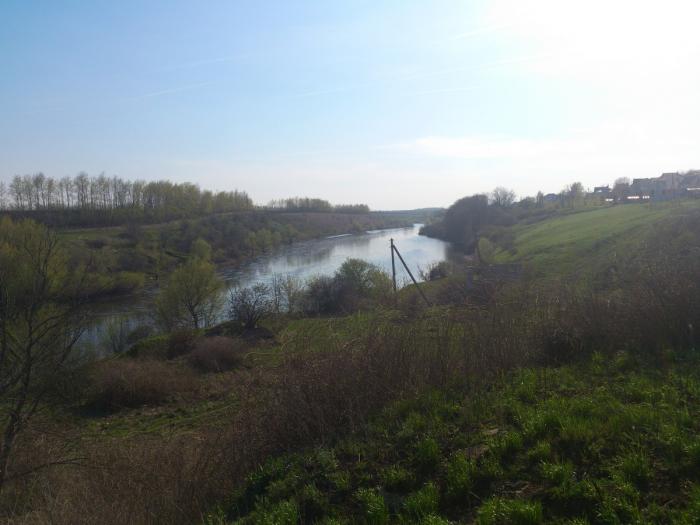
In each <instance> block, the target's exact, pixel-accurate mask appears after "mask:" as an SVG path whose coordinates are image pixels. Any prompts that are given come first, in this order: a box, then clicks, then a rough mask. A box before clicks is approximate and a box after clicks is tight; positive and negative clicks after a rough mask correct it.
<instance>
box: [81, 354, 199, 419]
mask: <svg viewBox="0 0 700 525" xmlns="http://www.w3.org/2000/svg"><path fill="white" fill-rule="evenodd" d="M91 383H92V388H91V392H90V396H89V404H90V405H91V406H94V407H96V408H100V409H103V410H109V411H113V410H119V409H121V408H131V407H138V406H141V405H148V404H158V403H162V402H164V401H166V400H167V399H169V398H171V397H173V396H175V395H177V394H183V393H185V392H188V391H192V390H193V389H194V387H195V383H194V378H193V376H192V375H191V373H190V372H188V371H187V370H185V369H182V368H180V367H178V366H175V365H171V364H168V363H163V362H161V361H149V360H134V359H116V360H110V361H104V362H101V363H98V364H97V365H96V367H95V369H94V370H93V372H92V381H91Z"/></svg>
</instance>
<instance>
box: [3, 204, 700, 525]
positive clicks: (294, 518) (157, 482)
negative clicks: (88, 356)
mask: <svg viewBox="0 0 700 525" xmlns="http://www.w3.org/2000/svg"><path fill="white" fill-rule="evenodd" d="M699 226H700V207H698V205H697V203H696V202H687V203H684V204H683V205H682V206H680V207H673V206H663V207H657V208H654V209H649V208H646V207H644V206H631V205H630V206H620V207H615V208H597V209H592V210H585V211H580V212H574V213H571V212H568V213H566V214H565V215H554V216H551V217H549V218H540V220H539V221H538V222H532V223H529V224H528V223H519V224H514V225H512V226H507V227H499V228H498V229H494V230H492V231H491V232H490V233H491V235H492V241H490V242H492V243H493V244H494V245H495V246H497V247H498V248H497V249H496V250H495V252H496V255H495V256H496V257H497V258H498V259H499V260H502V261H508V262H522V263H523V264H524V265H525V266H527V267H529V268H530V269H529V270H527V271H525V272H523V275H522V277H521V279H520V280H515V281H508V282H493V281H490V280H488V279H482V278H480V277H479V276H477V278H476V279H475V280H474V282H473V283H471V284H470V283H469V280H468V279H467V278H466V275H465V273H464V272H465V268H463V267H461V266H459V265H456V266H453V267H449V268H447V269H445V272H444V273H443V272H442V271H441V272H437V273H436V276H435V277H436V278H435V280H432V281H430V282H427V283H424V288H425V290H426V293H427V295H428V297H429V298H430V300H431V303H432V306H431V307H426V306H425V305H424V304H423V303H422V302H421V300H420V297H419V296H417V295H416V293H415V291H414V290H413V289H412V288H411V287H407V288H405V289H403V290H401V291H400V293H399V294H398V296H397V297H396V299H394V298H393V297H392V296H391V294H390V292H389V290H390V289H391V288H390V281H388V278H386V276H384V277H381V276H380V275H377V274H376V273H372V270H371V269H368V272H369V273H365V274H363V273H362V271H361V269H362V265H359V264H357V262H355V263H352V264H349V265H348V267H347V268H346V270H345V273H341V272H338V273H337V274H336V276H335V277H334V278H333V279H330V278H329V280H326V281H323V280H321V281H316V283H315V284H313V285H311V286H309V287H307V288H306V289H305V290H302V291H300V292H299V293H304V294H318V295H319V296H320V297H322V298H323V300H324V301H328V300H330V299H333V300H335V301H336V303H334V304H333V306H334V309H333V310H322V309H319V310H318V311H317V312H316V313H315V314H314V317H305V316H307V315H310V314H305V313H304V310H294V311H292V310H289V311H288V312H286V313H285V312H282V311H279V312H278V313H277V314H274V315H270V316H269V317H267V318H265V319H264V321H262V322H261V323H260V326H259V327H258V328H256V329H254V330H252V331H246V330H245V329H243V328H242V327H241V325H240V324H238V323H237V322H236V321H235V320H232V321H228V322H226V323H224V324H221V325H218V326H214V327H210V328H207V329H203V330H202V329H200V330H178V331H174V332H172V333H166V334H161V335H154V336H150V337H143V336H141V337H140V338H139V339H138V340H136V342H135V343H134V344H132V345H131V348H130V350H129V351H128V352H125V353H123V354H117V355H115V356H113V357H110V358H108V359H103V360H99V361H96V362H88V363H86V364H85V365H84V367H83V368H80V369H77V370H76V371H75V372H74V373H75V379H74V380H73V381H71V382H70V384H68V385H61V386H60V387H57V394H56V396H55V399H56V401H53V400H52V402H51V404H50V406H49V407H48V408H49V410H48V411H47V412H46V413H44V415H43V416H42V417H43V419H41V420H39V421H38V424H39V426H40V427H41V428H51V429H52V432H51V434H41V436H42V439H41V440H36V441H29V442H27V443H24V444H23V448H22V454H21V455H19V456H18V458H17V459H16V460H15V461H16V463H15V464H14V465H13V468H14V469H20V468H27V467H26V465H31V460H33V459H34V458H43V457H46V456H47V455H48V454H50V453H53V451H56V450H62V449H61V446H62V444H63V443H64V442H65V440H66V439H67V438H66V436H68V437H69V438H70V439H69V441H70V443H71V448H70V449H69V452H70V454H69V455H68V456H66V457H68V458H72V457H77V458H80V459H79V461H78V460H76V461H78V463H77V464H75V465H74V464H73V463H70V462H66V464H65V465H60V466H58V467H56V468H53V469H47V470H40V471H37V473H36V474H34V475H32V476H30V477H28V478H26V479H23V480H22V481H21V482H20V483H17V484H16V485H13V489H12V490H8V491H6V492H5V494H4V496H3V497H4V500H3V508H5V509H11V511H8V512H10V514H11V515H13V516H22V517H23V518H25V519H27V516H50V517H51V520H52V521H53V522H56V523H74V522H76V521H80V520H81V519H83V518H84V517H85V515H86V514H87V516H88V518H87V521H91V522H100V523H123V522H149V521H151V520H152V517H153V516H157V517H158V519H157V520H155V521H158V522H164V523H166V522H167V523H199V522H205V523H208V524H224V523H243V524H245V523H263V524H285V523H290V524H292V523H294V524H296V523H326V524H333V523H379V524H383V523H424V524H445V523H454V524H461V523H465V524H466V523H474V522H476V523H482V524H501V523H502V524H506V523H523V524H529V523H533V524H537V523H572V524H573V523H577V524H583V523H591V524H593V523H596V524H597V523H601V524H602V523H696V522H697V521H698V519H700V497H699V494H700V488H699V487H700V478H698V469H699V468H700V460H699V459H698V458H699V457H700V454H699V453H698V450H700V445H698V440H697V435H698V433H699V432H700V427H699V426H698V423H697V421H698V416H700V376H698V373H697V363H698V358H699V357H698V355H697V348H699V347H700V334H699V333H698V332H697V330H696V329H695V328H694V327H696V326H700V266H699V265H698V261H699V260H700V258H699V257H698V254H700V227H699ZM509 239H510V240H511V241H512V246H511V247H510V248H508V242H509V241H508V240H509ZM74 240H75V239H74ZM622 247H624V250H625V257H624V258H623V257H622V256H621V255H619V254H620V253H621V252H622ZM508 250H510V251H508ZM580 268H588V269H590V273H589V274H588V275H587V276H586V278H585V279H573V278H570V277H572V276H573V277H576V276H577V275H579V274H578V273H577V272H578V270H579V269H580ZM611 268H617V269H616V270H615V271H614V272H611ZM363 275H364V276H365V277H366V276H372V279H375V280H376V283H377V288H372V286H374V285H372V284H371V282H370V281H367V280H366V279H365V277H363ZM562 276H564V277H566V278H565V279H559V278H560V277H562ZM591 276H592V277H594V279H589V278H588V277H591ZM542 277H545V278H542ZM601 277H602V278H601ZM341 278H342V279H341ZM343 279H345V280H343ZM348 279H350V280H349V281H348ZM353 279H354V280H353ZM319 283H320V284H319ZM600 284H603V286H600V287H599V286H598V285H600ZM348 286H350V288H348ZM353 286H354V287H355V288H352V287H353ZM367 289H368V290H369V291H368V292H363V291H362V290H367ZM339 290H341V291H342V290H345V292H344V293H345V295H342V294H340V295H333V294H338V293H339ZM347 290H350V291H351V292H352V293H349V292H348V291H347ZM352 290H354V291H352ZM353 294H355V295H353ZM363 294H364V295H363ZM329 298H330V299H329ZM339 298H340V299H339ZM59 400H61V401H60V402H59ZM63 400H67V401H63ZM102 465H109V468H104V467H103V466H102ZM85 467H89V468H85ZM115 472H118V473H119V475H114V473H115ZM42 487H50V490H47V489H45V488H42Z"/></svg>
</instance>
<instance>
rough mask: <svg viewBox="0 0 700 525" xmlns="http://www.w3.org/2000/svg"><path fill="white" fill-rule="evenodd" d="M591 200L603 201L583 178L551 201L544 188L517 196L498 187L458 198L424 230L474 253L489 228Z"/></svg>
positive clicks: (427, 233) (597, 203)
mask: <svg viewBox="0 0 700 525" xmlns="http://www.w3.org/2000/svg"><path fill="white" fill-rule="evenodd" d="M591 204H592V205H599V204H601V199H600V196H597V195H592V194H590V193H587V192H586V190H585V188H584V187H583V184H581V183H580V182H574V183H572V184H569V185H567V186H566V187H565V188H564V189H562V190H561V191H560V192H559V194H558V195H557V196H556V199H555V200H553V201H548V200H547V199H546V198H545V195H544V194H543V193H542V192H541V191H540V192H538V193H537V195H536V196H535V197H524V198H522V199H520V200H516V194H515V192H514V191H513V190H510V189H508V188H503V187H498V188H495V189H494V190H493V191H492V192H490V193H489V194H476V195H472V196H469V197H463V198H461V199H459V200H457V201H455V203H454V204H452V205H451V206H450V207H449V208H447V210H446V211H445V214H444V215H443V217H442V218H441V220H439V221H436V222H433V223H430V224H426V225H425V226H423V228H421V234H423V235H427V236H428V237H436V238H438V239H443V240H446V241H450V242H452V243H454V244H455V245H457V246H458V247H459V248H460V249H462V250H464V251H465V252H466V253H472V252H474V251H475V250H476V248H477V246H478V244H479V239H480V234H481V233H482V232H484V231H485V230H486V229H493V228H498V227H503V226H510V225H512V224H514V223H515V222H517V221H519V220H522V219H524V218H527V217H529V218H530V219H535V218H537V217H539V218H545V217H547V216H549V215H551V214H552V213H557V212H558V211H560V210H566V209H574V208H579V207H581V206H588V205H591Z"/></svg>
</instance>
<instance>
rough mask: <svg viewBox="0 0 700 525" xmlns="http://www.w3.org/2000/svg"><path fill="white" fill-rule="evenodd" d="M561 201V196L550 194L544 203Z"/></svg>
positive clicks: (546, 196)
mask: <svg viewBox="0 0 700 525" xmlns="http://www.w3.org/2000/svg"><path fill="white" fill-rule="evenodd" d="M558 200H559V195H557V194H556V193H548V194H547V195H545V196H544V202H557V201H558Z"/></svg>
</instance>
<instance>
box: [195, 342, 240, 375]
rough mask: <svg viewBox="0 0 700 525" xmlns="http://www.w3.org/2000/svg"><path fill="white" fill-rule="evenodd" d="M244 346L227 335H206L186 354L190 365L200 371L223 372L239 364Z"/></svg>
mask: <svg viewBox="0 0 700 525" xmlns="http://www.w3.org/2000/svg"><path fill="white" fill-rule="evenodd" d="M244 352H245V348H244V347H243V346H242V344H241V343H240V342H239V341H236V340H234V339H231V338H229V337H221V336H216V337H206V338H204V339H202V340H200V341H199V342H198V343H197V345H196V346H195V349H194V350H193V351H192V352H191V353H190V354H189V355H188V356H187V360H188V362H189V364H190V365H191V366H193V367H194V368H196V369H197V370H200V371H202V372H224V371H226V370H231V369H233V368H236V367H238V366H240V365H241V363H242V362H243V356H244Z"/></svg>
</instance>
